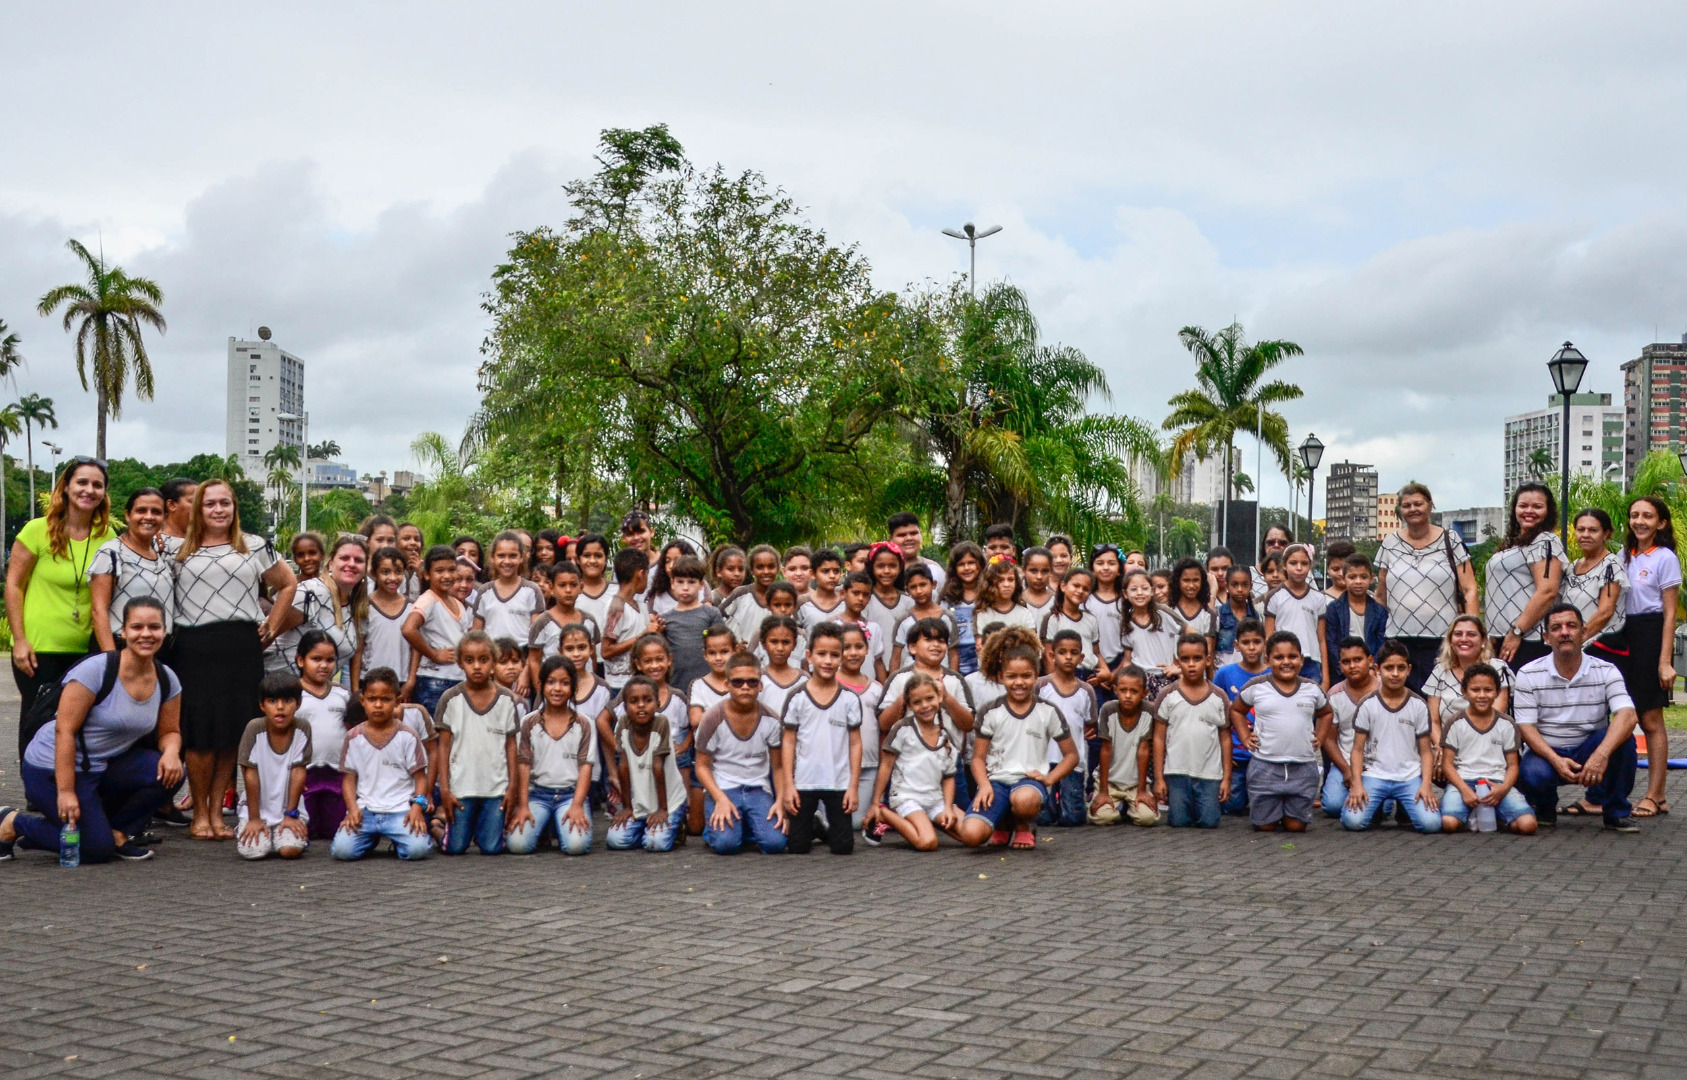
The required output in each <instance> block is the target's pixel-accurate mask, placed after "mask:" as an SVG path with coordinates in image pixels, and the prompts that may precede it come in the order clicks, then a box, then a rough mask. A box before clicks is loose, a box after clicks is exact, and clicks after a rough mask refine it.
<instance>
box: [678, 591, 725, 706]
mask: <svg viewBox="0 0 1687 1080" xmlns="http://www.w3.org/2000/svg"><path fill="white" fill-rule="evenodd" d="M662 623H663V626H664V629H663V631H662V636H663V637H665V638H667V639H668V648H669V649H671V650H673V654H674V671H673V677H672V678H670V679H669V680H668V684H669V685H670V686H672V687H673V688H674V689H675V690H677V691H679V693H681V694H689V693H691V684H692V682H693V681H695V680H697V679H700V678H702V677H703V676H704V675H707V674H708V673H709V662H708V661H707V660H705V659H703V635H704V633H706V632H707V631H708V629H709V628H710V627H712V626H725V625H726V620H725V619H723V618H721V613H720V612H719V611H717V610H715V608H714V607H713V606H712V605H709V604H703V605H702V606H700V607H694V608H692V609H691V610H690V611H677V610H676V611H669V612H665V613H664V614H663V615H662Z"/></svg>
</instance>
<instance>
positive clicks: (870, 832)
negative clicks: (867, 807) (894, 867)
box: [861, 821, 880, 847]
mask: <svg viewBox="0 0 1687 1080" xmlns="http://www.w3.org/2000/svg"><path fill="white" fill-rule="evenodd" d="M879 824H880V823H879V822H877V821H874V822H871V823H869V824H866V825H863V826H861V842H862V843H863V844H866V845H867V846H868V847H878V846H879V838H878V837H877V836H875V835H874V833H875V832H876V829H875V826H877V825H879Z"/></svg>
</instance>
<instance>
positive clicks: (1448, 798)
mask: <svg viewBox="0 0 1687 1080" xmlns="http://www.w3.org/2000/svg"><path fill="white" fill-rule="evenodd" d="M1470 786H1471V787H1473V788H1474V787H1475V786H1476V785H1475V784H1471V785H1470ZM1494 810H1495V811H1496V816H1497V817H1498V818H1499V819H1500V824H1502V825H1509V824H1511V823H1512V822H1513V821H1516V820H1517V819H1518V818H1520V817H1528V816H1529V815H1531V814H1533V813H1534V812H1535V809H1534V807H1532V806H1530V805H1529V800H1528V799H1526V798H1524V797H1523V793H1522V792H1521V791H1518V790H1517V789H1516V788H1512V789H1511V790H1510V791H1508V792H1506V793H1505V798H1503V799H1501V800H1500V804H1499V805H1498V806H1496V807H1494ZM1470 814H1471V808H1470V807H1468V806H1466V805H1465V804H1464V796H1463V795H1460V794H1459V789H1458V788H1456V787H1454V786H1453V785H1451V784H1448V785H1447V790H1446V791H1444V792H1442V793H1441V815H1442V816H1443V817H1450V818H1456V819H1458V822H1459V823H1460V824H1461V825H1469V824H1470ZM1442 824H1446V823H1445V822H1443V823H1442Z"/></svg>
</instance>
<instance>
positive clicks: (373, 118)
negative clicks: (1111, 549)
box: [0, 2, 1687, 511]
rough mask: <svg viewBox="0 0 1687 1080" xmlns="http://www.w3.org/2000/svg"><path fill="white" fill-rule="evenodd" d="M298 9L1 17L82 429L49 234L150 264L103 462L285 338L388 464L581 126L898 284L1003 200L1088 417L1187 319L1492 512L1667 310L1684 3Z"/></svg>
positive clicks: (1144, 373)
mask: <svg viewBox="0 0 1687 1080" xmlns="http://www.w3.org/2000/svg"><path fill="white" fill-rule="evenodd" d="M1174 7H1175V8H1176V10H1175V11H1174V10H1171V9H1172V8H1174ZM285 8H286V10H285V11H283V10H281V9H279V8H278V9H275V10H274V12H273V13H270V14H263V15H259V14H245V13H241V12H236V11H233V10H230V9H229V8H227V7H224V6H207V5H202V4H194V5H174V4H148V5H142V6H135V5H123V6H118V5H103V4H96V5H59V4H54V5H34V6H25V5H20V4H9V5H6V6H5V7H4V8H3V9H0V40H4V41H5V42H6V50H5V52H6V62H5V63H4V64H3V65H0V100H4V101H6V102H8V103H9V107H8V108H6V109H5V110H4V111H3V112H0V162H3V165H0V318H4V319H5V320H6V321H8V322H9V323H10V324H11V325H12V328H13V329H14V330H15V331H17V332H19V333H21V334H22V335H23V338H24V353H25V355H26V356H27V357H28V359H29V366H28V368H27V370H26V371H25V372H24V373H23V374H22V376H21V377H20V378H19V390H20V392H29V391H37V392H41V393H45V394H47V395H49V396H51V397H53V398H54V399H55V400H56V401H57V403H58V406H59V416H60V418H61V422H62V423H63V430H61V431H60V432H59V433H58V435H59V437H60V441H62V442H63V444H64V445H65V446H66V447H67V448H74V449H73V452H77V451H83V450H89V451H91V449H92V442H93V419H92V413H93V399H92V396H91V395H88V394H85V393H83V392H82V391H81V389H80V388H79V387H78V386H77V384H76V382H75V377H74V374H73V371H72V361H71V350H70V342H69V339H68V337H67V336H66V335H64V334H63V333H62V332H60V331H59V330H58V328H57V326H56V324H54V323H52V322H50V321H49V320H45V319H40V318H38V317H36V316H35V314H34V307H35V302H36V300H37V299H38V298H39V297H40V295H41V293H42V292H43V291H45V290H46V289H47V288H49V287H50V286H53V285H57V284H60V283H61V282H64V281H69V280H72V279H73V278H75V277H76V266H75V264H74V262H73V260H72V258H71V256H70V254H69V253H68V252H67V251H66V250H65V248H64V244H65V240H66V238H68V237H72V236H74V237H77V238H79V239H81V240H83V241H84V242H86V243H87V244H88V245H89V246H90V247H94V246H95V245H96V244H97V243H101V242H103V244H104V248H105V252H106V254H107V255H108V256H109V257H111V258H112V259H114V260H115V261H118V262H120V263H121V264H122V265H123V266H124V267H125V268H126V269H127V270H129V271H130V272H131V273H137V274H144V275H147V276H150V277H153V278H155V279H156V280H157V281H158V282H159V283H160V284H161V285H162V287H163V288H164V291H165V305H164V311H165V314H166V316H167V318H168V319H169V324H170V329H169V332H168V334H167V335H165V336H163V337H162V338H157V339H155V341H154V342H153V344H152V347H151V348H152V358H153V365H154V368H155V370H156V372H157V379H158V396H157V400H156V401H154V402H151V403H138V402H136V403H131V404H130V406H129V407H128V408H126V409H125V411H124V415H123V419H122V421H121V422H119V423H117V424H116V425H114V427H113V429H112V433H111V446H110V450H111V452H112V453H113V454H114V455H117V456H129V455H132V456H137V457H141V458H144V459H147V460H152V461H163V460H178V459H182V458H185V457H187V456H189V455H190V454H193V453H196V452H200V451H214V452H217V453H222V452H223V449H224V448H223V439H224V435H223V431H224V416H223V400H224V397H223V394H224V383H225V349H226V340H227V338H228V336H229V335H231V334H232V335H240V336H249V335H251V334H252V332H253V331H254V330H255V328H256V327H257V326H258V325H259V324H265V325H268V326H270V327H272V328H274V332H275V339H276V341H277V342H278V343H280V344H281V345H282V346H283V347H285V348H287V349H289V350H290V351H292V352H295V353H297V354H298V355H300V356H302V357H303V358H304V359H305V362H306V393H307V404H308V407H309V409H310V411H311V416H312V436H313V439H314V438H319V437H320V438H327V437H332V438H335V439H337V440H338V441H339V443H340V445H341V446H342V447H344V448H345V451H346V460H347V462H348V463H349V464H351V465H352V466H354V467H355V468H357V469H358V470H359V471H360V472H376V471H379V470H382V469H385V470H387V471H388V472H389V473H390V472H391V471H393V470H394V469H398V468H406V467H409V466H410V464H411V463H410V460H409V454H408V445H409V442H410V440H411V438H412V437H413V436H414V435H415V433H417V432H419V431H423V430H428V429H433V430H438V431H442V432H444V433H446V434H447V435H448V436H450V437H452V438H455V437H456V436H457V435H458V434H459V433H460V432H461V430H462V428H463V424H464V422H465V420H466V419H467V417H468V414H469V412H470V411H471V410H472V408H473V406H474V403H475V400H476V398H475V394H474V382H475V377H474V372H475V366H476V363H477V361H478V349H479V346H480V343H481V341H482V339H483V338H484V336H485V333H486V331H487V324H486V321H485V318H484V316H483V315H482V313H481V312H480V310H479V304H480V298H481V294H482V293H483V291H484V290H485V288H486V286H487V282H488V275H489V272H490V270H491V268H492V267H493V265H494V264H495V263H496V262H497V261H498V259H499V257H500V255H501V254H502V253H503V252H504V251H505V250H506V248H507V237H508V233H509V232H510V231H512V230H515V229H518V228H526V227H531V226H536V225H541V224H557V223H560V222H561V221H562V220H563V219H564V218H565V217H566V206H565V203H564V200H563V198H562V194H561V191H560V185H561V184H562V183H563V182H564V181H565V180H567V179H569V178H570V177H574V176H577V175H580V174H582V173H584V172H587V171H589V170H590V168H591V167H592V165H591V154H592V152H593V147H594V143H595V141H596V137H597V133H598V131H599V130H600V129H601V128H604V127H609V126H616V127H638V126H644V125H646V124H651V123H655V122H666V123H668V124H669V125H670V126H671V128H672V130H673V132H674V134H675V135H676V136H677V137H678V138H679V139H680V140H681V141H682V142H683V143H684V144H685V147H686V149H687V151H688V153H689V154H690V156H691V157H692V159H693V160H695V161H698V162H702V163H712V162H716V161H719V162H723V163H725V164H726V165H727V167H728V168H730V169H759V170H761V171H763V172H764V173H765V174H766V175H767V176H768V178H769V179H770V180H771V181H772V182H774V183H776V184H778V185H780V186H782V187H784V188H786V189H787V190H788V191H790V192H791V193H792V194H793V195H794V196H795V197H796V198H797V199H798V200H799V202H800V203H801V204H802V205H803V206H805V207H806V209H807V213H808V214H809V215H810V217H811V218H812V219H813V221H814V222H816V223H817V224H819V225H820V226H822V227H823V228H825V229H826V230H827V231H828V232H829V233H830V234H831V235H832V236H833V237H834V238H835V239H838V240H843V241H853V242H856V243H859V244H860V246H861V249H862V251H863V252H864V253H865V254H866V256H867V257H868V258H869V259H870V260H871V262H872V264H873V267H874V270H875V274H876V276H877V278H878V281H879V283H880V284H881V285H883V286H885V287H887V288H900V287H903V286H905V285H907V284H909V283H920V282H925V281H928V280H932V279H937V280H943V279H947V278H948V277H950V276H951V275H954V274H955V273H957V272H964V271H965V269H966V247H965V245H964V244H962V243H960V242H958V241H955V240H951V239H949V238H947V237H944V236H943V235H942V234H941V233H940V232H939V229H940V228H942V227H943V226H946V225H947V226H958V225H960V224H961V223H962V222H963V221H968V220H971V221H975V222H977V223H979V224H980V225H981V226H983V225H993V224H999V225H1001V226H1003V229H1004V231H1003V232H1002V233H1001V234H1000V235H999V236H995V237H992V238H991V239H989V240H987V241H985V242H983V243H982V244H981V245H980V248H979V252H980V257H979V271H980V277H981V278H983V279H990V278H998V277H1005V278H1007V279H1009V280H1011V281H1012V282H1014V283H1015V284H1018V285H1020V286H1022V287H1023V288H1025V289H1026V290H1027V291H1028V292H1029V294H1030V295H1031V298H1032V300H1033V304H1034V307H1035V310H1036V311H1037V312H1038V314H1039V316H1040V318H1041V321H1042V327H1043V330H1044V333H1045V335H1046V336H1047V337H1048V338H1050V339H1051V340H1058V341H1060V342H1062V343H1065V344H1069V345H1074V346H1077V347H1079V348H1081V349H1083V350H1084V351H1085V352H1086V353H1087V354H1088V355H1089V356H1090V357H1091V358H1092V359H1093V360H1095V361H1097V362H1098V363H1100V364H1101V365H1102V366H1103V367H1104V368H1105V369H1106V371H1107V373H1108V375H1109V377H1110V379H1111V381H1112V386H1113V391H1114V393H1113V400H1112V402H1111V405H1110V407H1111V408H1114V409H1117V410H1120V411H1124V412H1129V413H1131V414H1134V415H1137V416H1140V417H1143V418H1145V419H1148V420H1150V421H1153V422H1155V423H1158V421H1159V420H1160V418H1161V417H1162V416H1163V415H1164V413H1165V402H1166V399H1167V397H1168V396H1169V395H1171V394H1172V393H1174V392H1176V391H1177V390H1180V389H1182V388H1184V387H1185V386H1186V385H1187V384H1188V383H1189V382H1191V381H1192V379H1191V374H1190V373H1191V370H1192V366H1191V364H1190V362H1189V360H1188V358H1187V355H1186V354H1185V353H1183V351H1182V350H1181V348H1180V346H1179V345H1178V341H1177V331H1178V329H1179V327H1181V326H1184V325H1186V324H1190V323H1195V324H1199V325H1203V326H1207V327H1209V328H1217V327H1220V326H1223V325H1225V324H1226V323H1228V322H1229V321H1230V319H1231V318H1232V317H1233V316H1234V317H1236V318H1239V319H1240V320H1241V321H1242V322H1243V323H1244V325H1245V326H1246V328H1247V330H1248V333H1249V335H1250V336H1252V337H1256V338H1265V337H1281V338H1288V339H1291V340H1294V341H1297V342H1299V343H1300V344H1301V345H1302V346H1303V347H1304V348H1305V349H1306V356H1305V358H1304V359H1301V360H1297V361H1293V362H1292V363H1291V365H1290V367H1289V368H1288V370H1287V371H1285V375H1286V376H1287V377H1289V378H1292V379H1294V380H1295V381H1297V382H1299V383H1300V385H1301V386H1303V387H1304V388H1305V389H1306V392H1307V394H1306V398H1305V400H1303V401H1301V402H1298V403H1296V404H1294V405H1292V406H1290V407H1289V408H1288V409H1287V414H1288V416H1289V418H1290V423H1291V425H1292V428H1293V430H1294V432H1295V437H1296V439H1297V441H1298V439H1299V438H1300V437H1302V436H1303V435H1304V434H1305V433H1306V432H1307V431H1308V430H1313V431H1316V432H1317V434H1318V435H1319V437H1320V438H1322V439H1323V440H1324V442H1325V443H1326V444H1328V446H1329V449H1328V451H1327V452H1326V454H1325V461H1326V462H1329V461H1339V460H1343V459H1350V460H1356V461H1365V462H1371V463H1375V464H1376V465H1377V466H1378V467H1379V469H1380V470H1381V483H1382V487H1383V489H1384V490H1387V489H1391V488H1394V487H1397V486H1398V485H1399V484H1401V483H1403V482H1405V481H1406V480H1408V479H1418V480H1423V481H1425V482H1427V483H1429V484H1430V485H1431V486H1432V487H1433V488H1434V490H1435V492H1436V496H1437V502H1438V503H1439V504H1440V505H1441V506H1442V507H1444V508H1449V509H1450V508H1453V507H1455V506H1466V505H1471V504H1488V503H1495V502H1497V501H1498V500H1499V498H1500V492H1501V425H1502V419H1503V417H1504V416H1506V415H1508V414H1511V413H1517V412H1522V411H1525V410H1528V409H1533V408H1539V407H1541V406H1543V405H1544V404H1545V398H1546V395H1547V394H1549V393H1550V392H1551V384H1550V381H1549V379H1548V376H1547V373H1546V368H1545V363H1546V360H1547V359H1548V357H1549V356H1550V355H1551V354H1552V352H1553V350H1554V349H1555V348H1556V347H1557V346H1558V344H1559V343H1560V342H1562V341H1564V340H1565V339H1566V338H1568V339H1573V340H1574V341H1575V342H1576V343H1577V345H1579V346H1580V347H1582V348H1583V350H1584V351H1585V352H1586V353H1587V354H1588V356H1589V357H1590V358H1591V360H1592V366H1591V368H1590V369H1589V373H1588V378H1587V380H1586V382H1585V383H1584V389H1591V390H1597V391H1605V392H1610V393H1612V394H1613V396H1614V398H1615V399H1616V400H1618V401H1620V400H1621V385H1620V372H1619V370H1618V365H1619V364H1620V363H1622V362H1623V361H1624V360H1628V359H1631V358H1633V357H1635V356H1637V355H1638V354H1639V349H1640V347H1641V346H1642V345H1644V344H1645V343H1647V342H1649V341H1653V340H1659V339H1662V340H1679V338H1680V335H1681V333H1682V331H1683V330H1687V288H1684V286H1687V198H1684V196H1687V167H1684V165H1687V162H1684V160H1683V158H1684V157H1687V141H1684V140H1683V138H1682V137H1681V132H1680V126H1681V118H1682V117H1683V116H1687V64H1684V63H1683V62H1682V59H1681V58H1682V56H1683V55H1684V54H1687V48H1684V46H1687V33H1684V28H1687V10H1683V9H1681V8H1680V7H1678V6H1675V5H1665V4H1659V5H1645V4H1624V5H1592V4H1588V5H1561V4H1551V3H1529V4H1513V5H1507V4H1499V3H1488V4H1479V5H1472V4H1463V3H1461V4H1412V5H1393V6H1392V7H1391V8H1390V9H1388V10H1384V9H1383V8H1382V7H1381V6H1379V5H1353V4H1323V5H1320V4H1293V5H1288V4H1283V5H1268V4H1257V3H1248V4H1235V5H1221V4H1209V5H1165V4H1158V5H1143V6H1140V7H1139V6H1134V5H1125V4H1120V3H1106V4H1079V3H1072V4H1049V3H1040V4H1026V5H1021V6H1008V5H999V4H998V5H990V4H955V5H940V4H908V3H897V4H872V3H863V2H857V3H853V4H849V5H836V6H835V8H834V10H835V13H832V14H828V13H824V12H818V11H815V10H812V9H811V8H810V7H808V6H806V5H788V4H769V5H765V6H756V5H749V4H743V5H735V6H727V5H691V4H686V5H679V4H673V5H664V4H654V3H650V4H638V5H619V4H613V5H609V4H595V5H589V6H587V5H579V6H575V7H572V8H570V7H565V6H564V5H558V4H533V5H515V4H508V5H498V4H489V3H482V4H475V5H445V4H436V5H427V4H413V5H403V6H395V5H359V4H348V3H335V4H331V5H312V4H305V3H301V4H291V5H286V6H285ZM1246 467H1247V469H1248V470H1249V471H1250V472H1251V471H1253V451H1252V447H1251V446H1248V447H1247V450H1246ZM1286 487H1287V485H1286V483H1285V482H1284V481H1283V479H1282V478H1281V477H1280V476H1278V477H1275V478H1271V477H1268V478H1267V480H1266V484H1265V492H1264V494H1265V497H1266V499H1267V500H1268V501H1269V502H1273V503H1279V504H1280V503H1282V502H1284V501H1285V500H1286V495H1287V491H1286ZM1321 509H1322V500H1321V499H1320V511H1321Z"/></svg>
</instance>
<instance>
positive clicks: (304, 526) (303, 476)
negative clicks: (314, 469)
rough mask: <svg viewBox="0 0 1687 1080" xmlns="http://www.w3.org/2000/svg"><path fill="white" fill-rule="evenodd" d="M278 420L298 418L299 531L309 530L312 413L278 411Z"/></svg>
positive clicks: (276, 415) (276, 416)
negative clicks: (307, 515)
mask: <svg viewBox="0 0 1687 1080" xmlns="http://www.w3.org/2000/svg"><path fill="white" fill-rule="evenodd" d="M275 418H276V419H277V420H296V421H298V423H299V442H300V444H301V445H300V447H299V531H300V532H305V531H307V530H309V528H310V524H309V520H308V518H307V517H306V514H307V510H306V507H308V506H309V505H310V413H308V412H305V413H290V412H284V413H276V414H275Z"/></svg>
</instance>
